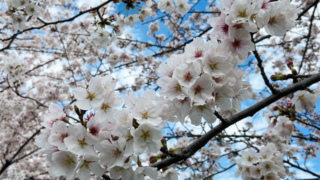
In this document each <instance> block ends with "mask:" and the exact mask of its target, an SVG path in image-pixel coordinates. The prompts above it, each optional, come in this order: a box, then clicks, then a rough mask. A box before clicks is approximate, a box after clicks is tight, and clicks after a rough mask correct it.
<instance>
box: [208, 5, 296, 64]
mask: <svg viewBox="0 0 320 180" xmlns="http://www.w3.org/2000/svg"><path fill="white" fill-rule="evenodd" d="M221 5H222V6H223V8H222V9H221V15H220V16H219V17H215V18H211V19H209V20H208V22H209V24H210V25H211V26H212V27H213V28H214V31H213V32H212V33H211V36H210V37H211V39H219V40H222V41H224V42H225V43H226V44H228V45H229V46H230V50H231V51H232V52H234V53H236V54H238V55H239V57H240V59H243V58H245V57H247V52H249V51H251V50H253V49H254V47H253V44H252V42H251V40H250V34H249V33H255V32H257V31H258V30H260V29H261V28H264V29H265V30H266V32H267V33H269V34H270V35H274V36H283V35H284V34H285V33H286V31H287V30H290V29H291V28H293V27H294V26H295V19H296V18H297V13H298V9H297V8H296V7H295V6H294V5H292V4H290V1H289V0H281V1H270V2H268V1H267V0H237V1H235V0H227V1H221ZM241 57H242V58H241Z"/></svg>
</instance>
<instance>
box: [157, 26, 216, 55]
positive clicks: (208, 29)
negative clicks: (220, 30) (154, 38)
mask: <svg viewBox="0 0 320 180" xmlns="http://www.w3.org/2000/svg"><path fill="white" fill-rule="evenodd" d="M211 29H212V27H208V28H207V29H205V30H204V31H202V32H201V33H200V34H199V35H197V36H196V37H201V36H202V35H204V34H205V33H207V32H208V31H210V30H211ZM194 38H195V37H194ZM194 38H193V39H194ZM193 39H190V40H188V41H186V42H185V43H183V44H181V45H180V46H178V47H176V48H172V49H170V50H167V51H162V52H160V53H157V54H154V55H152V56H153V57H157V56H161V55H163V54H165V53H170V52H173V51H176V50H179V49H181V48H183V47H184V46H185V45H187V44H188V43H191V42H192V41H193Z"/></svg>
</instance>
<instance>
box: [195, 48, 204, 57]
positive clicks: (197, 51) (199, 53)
mask: <svg viewBox="0 0 320 180" xmlns="http://www.w3.org/2000/svg"><path fill="white" fill-rule="evenodd" d="M202 56H203V54H202V50H198V49H197V50H196V51H195V54H194V57H195V58H199V57H202Z"/></svg>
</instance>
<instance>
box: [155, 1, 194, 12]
mask: <svg viewBox="0 0 320 180" xmlns="http://www.w3.org/2000/svg"><path fill="white" fill-rule="evenodd" d="M158 7H159V9H160V10H161V12H163V11H166V12H167V13H172V12H174V11H176V12H177V13H179V14H181V15H185V14H186V13H187V12H188V11H189V10H190V8H191V6H190V4H188V0H174V1H173V0H160V1H159V4H158Z"/></svg>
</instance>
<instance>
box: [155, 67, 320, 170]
mask: <svg viewBox="0 0 320 180" xmlns="http://www.w3.org/2000/svg"><path fill="white" fill-rule="evenodd" d="M318 81H320V73H319V74H316V75H313V76H311V77H310V78H308V79H305V80H303V81H300V82H298V83H295V84H293V85H291V86H289V87H286V88H284V89H282V90H280V91H279V92H278V93H277V94H272V95H271V96H269V97H267V98H265V99H263V100H262V101H260V102H258V103H257V104H255V105H253V106H251V107H249V108H247V109H245V110H243V111H242V112H239V113H237V114H235V115H234V116H231V117H230V118H227V119H228V123H227V124H226V123H220V124H218V125H217V126H216V127H214V128H213V129H211V130H210V131H209V132H207V133H206V134H204V135H203V136H201V137H200V138H199V139H197V140H195V141H194V142H193V143H192V144H190V145H189V146H187V147H186V148H185V149H183V150H182V153H181V155H182V157H170V158H167V159H164V160H162V161H160V162H157V163H155V164H153V165H152V167H157V168H158V169H162V168H164V167H167V166H170V165H172V164H174V163H176V162H178V161H181V160H185V159H187V158H189V157H190V156H192V155H193V154H194V153H195V152H197V151H198V150H199V149H201V148H202V147H203V146H205V145H206V144H207V142H208V141H210V140H211V139H212V138H213V137H215V136H217V135H218V134H219V133H221V132H222V131H223V130H224V129H226V128H227V127H229V126H231V125H233V124H235V123H237V122H239V121H241V120H242V119H244V118H246V117H248V116H253V115H254V114H255V113H257V112H258V111H260V110H261V109H263V108H265V107H267V106H268V105H270V104H272V103H274V102H276V101H277V100H279V99H281V98H283V97H284V96H287V95H289V94H291V93H294V92H296V91H298V90H303V89H305V88H307V87H308V86H310V85H312V84H314V83H316V82H318Z"/></svg>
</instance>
